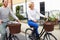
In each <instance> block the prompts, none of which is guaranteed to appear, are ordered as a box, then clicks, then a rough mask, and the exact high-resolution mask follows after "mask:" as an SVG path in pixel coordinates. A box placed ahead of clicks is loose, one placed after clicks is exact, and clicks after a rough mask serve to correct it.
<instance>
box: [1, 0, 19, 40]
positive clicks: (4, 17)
mask: <svg viewBox="0 0 60 40" xmlns="http://www.w3.org/2000/svg"><path fill="white" fill-rule="evenodd" d="M2 3H3V6H2V7H0V34H1V40H5V34H6V25H7V22H8V21H9V15H11V16H12V17H13V18H14V19H16V20H17V21H18V22H19V19H18V18H17V17H16V16H15V15H14V14H13V12H12V11H11V9H9V8H8V0H3V1H2Z"/></svg>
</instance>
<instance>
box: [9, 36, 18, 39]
mask: <svg viewBox="0 0 60 40" xmlns="http://www.w3.org/2000/svg"><path fill="white" fill-rule="evenodd" d="M9 40H19V38H18V37H17V36H15V35H11V37H10V38H9Z"/></svg>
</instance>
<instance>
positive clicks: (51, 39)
mask: <svg viewBox="0 0 60 40" xmlns="http://www.w3.org/2000/svg"><path fill="white" fill-rule="evenodd" d="M43 40H57V38H56V37H55V36H54V35H52V34H51V33H47V34H45V35H44V38H43Z"/></svg>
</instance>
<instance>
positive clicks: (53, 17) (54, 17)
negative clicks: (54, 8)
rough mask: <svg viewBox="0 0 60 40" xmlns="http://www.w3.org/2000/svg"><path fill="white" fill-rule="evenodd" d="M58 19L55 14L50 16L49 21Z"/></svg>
mask: <svg viewBox="0 0 60 40" xmlns="http://www.w3.org/2000/svg"><path fill="white" fill-rule="evenodd" d="M56 19H57V18H56V16H55V15H52V17H49V18H48V20H49V21H55V20H56Z"/></svg>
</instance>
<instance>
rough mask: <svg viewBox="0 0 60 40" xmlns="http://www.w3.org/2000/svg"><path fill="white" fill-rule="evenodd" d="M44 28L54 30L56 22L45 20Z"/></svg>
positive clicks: (48, 30)
mask: <svg viewBox="0 0 60 40" xmlns="http://www.w3.org/2000/svg"><path fill="white" fill-rule="evenodd" d="M44 30H45V31H47V32H50V31H53V30H54V24H53V23H52V22H45V23H44Z"/></svg>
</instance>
